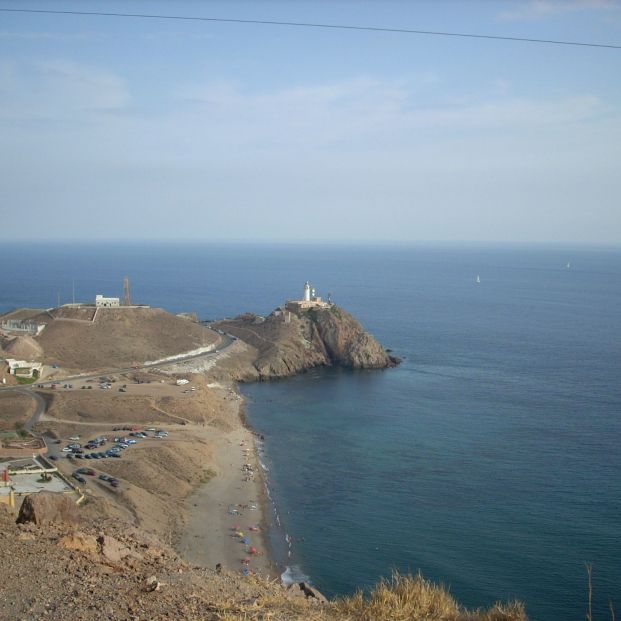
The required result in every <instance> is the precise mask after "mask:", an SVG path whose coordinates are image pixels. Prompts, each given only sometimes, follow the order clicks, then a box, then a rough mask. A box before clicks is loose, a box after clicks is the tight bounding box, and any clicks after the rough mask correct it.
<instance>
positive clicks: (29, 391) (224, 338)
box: [0, 334, 236, 431]
mask: <svg viewBox="0 0 621 621" xmlns="http://www.w3.org/2000/svg"><path fill="white" fill-rule="evenodd" d="M219 336H220V341H221V342H220V346H219V348H218V349H214V350H213V351H209V352H204V353H202V354H193V355H191V356H183V357H181V358H176V359H175V360H167V361H164V362H152V363H150V364H142V365H140V366H137V367H128V368H125V369H108V370H106V371H100V372H99V373H94V374H92V375H71V376H68V377H63V378H57V379H53V380H47V381H44V382H37V383H36V385H35V384H28V385H22V386H2V387H0V390H5V391H13V392H20V393H22V394H25V395H29V396H30V397H32V398H33V399H35V400H36V402H37V409H36V410H35V413H34V414H33V415H32V416H31V417H30V420H29V421H28V422H27V423H26V425H25V427H26V429H28V431H30V430H31V429H32V427H33V426H34V425H36V423H38V422H39V419H40V418H41V416H42V415H43V414H45V410H46V409H47V403H46V401H45V399H44V398H43V397H42V396H41V395H39V394H38V393H37V392H35V391H34V390H33V389H34V388H36V387H40V386H50V385H52V384H58V383H65V384H66V383H67V382H71V381H74V380H85V379H95V378H97V377H102V376H104V375H112V374H115V373H132V372H135V371H139V370H141V369H154V368H156V367H165V366H170V365H172V364H179V363H181V362H186V361H188V360H196V359H197V358H211V357H214V356H217V355H218V354H219V353H220V352H222V351H223V350H225V349H226V348H227V347H230V346H231V345H232V344H233V343H234V342H235V340H236V338H235V337H233V336H230V335H228V334H221V335H219Z"/></svg>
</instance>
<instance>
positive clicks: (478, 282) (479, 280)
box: [475, 274, 481, 285]
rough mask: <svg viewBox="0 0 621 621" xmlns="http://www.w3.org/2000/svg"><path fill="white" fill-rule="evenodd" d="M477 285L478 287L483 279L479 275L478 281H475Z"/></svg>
mask: <svg viewBox="0 0 621 621" xmlns="http://www.w3.org/2000/svg"><path fill="white" fill-rule="evenodd" d="M475 282H476V283H477V285H480V284H481V277H480V276H479V275H478V274H477V279H476V281H475Z"/></svg>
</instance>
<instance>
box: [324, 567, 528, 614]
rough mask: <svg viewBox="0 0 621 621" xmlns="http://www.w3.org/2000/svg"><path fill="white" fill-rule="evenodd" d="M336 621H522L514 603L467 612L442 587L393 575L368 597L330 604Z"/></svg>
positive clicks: (519, 607) (519, 608)
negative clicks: (346, 620)
mask: <svg viewBox="0 0 621 621" xmlns="http://www.w3.org/2000/svg"><path fill="white" fill-rule="evenodd" d="M334 606H335V611H336V612H337V613H338V615H340V616H337V617H335V618H337V619H343V621H344V620H345V619H351V620H354V619H355V620H356V621H419V620H420V621H526V620H527V617H526V613H525V612H524V606H523V605H522V604H520V603H518V602H515V603H510V604H495V605H494V606H493V607H492V608H490V609H489V610H477V611H468V610H464V609H463V608H461V606H460V605H459V604H458V603H457V602H456V601H455V600H454V599H453V597H452V596H451V595H450V593H449V592H448V591H447V590H446V589H445V588H444V587H442V586H437V585H435V584H433V583H432V582H430V581H429V580H425V578H423V577H422V575H421V574H417V575H416V576H412V575H410V574H408V575H402V574H399V573H394V574H393V575H392V577H391V579H390V580H380V582H379V583H378V584H377V585H376V586H375V587H374V588H373V589H372V590H371V592H370V593H369V595H368V596H366V597H365V595H364V594H363V593H362V592H358V593H356V594H355V595H352V596H351V597H347V598H343V599H340V600H337V601H336V603H335V604H334Z"/></svg>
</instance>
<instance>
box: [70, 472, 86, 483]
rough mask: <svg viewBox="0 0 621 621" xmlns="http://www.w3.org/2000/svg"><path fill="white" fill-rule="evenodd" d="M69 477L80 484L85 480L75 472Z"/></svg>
mask: <svg viewBox="0 0 621 621" xmlns="http://www.w3.org/2000/svg"><path fill="white" fill-rule="evenodd" d="M71 476H72V477H73V478H74V479H75V480H76V481H79V482H80V483H86V479H85V478H84V477H83V476H82V475H80V474H78V473H77V472H74V473H73V474H72V475H71Z"/></svg>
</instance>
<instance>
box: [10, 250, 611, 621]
mask: <svg viewBox="0 0 621 621" xmlns="http://www.w3.org/2000/svg"><path fill="white" fill-rule="evenodd" d="M20 250H23V249H21V248H19V246H9V245H4V246H3V247H1V248H0V261H2V265H3V271H2V275H1V276H0V311H1V310H8V309H9V308H11V307H13V306H18V305H20V306H21V305H31V306H32V305H43V306H51V305H53V304H55V303H56V296H57V291H58V290H60V292H61V296H62V297H63V299H64V301H69V298H70V295H71V283H72V280H75V283H76V293H77V297H78V298H79V299H80V298H81V299H91V298H92V297H94V295H95V293H104V294H108V295H122V279H123V277H124V276H126V275H127V276H129V277H130V281H131V285H132V291H133V294H134V297H135V299H137V301H140V302H144V303H147V304H152V305H159V306H163V307H165V308H167V309H169V310H172V311H180V310H189V311H196V312H198V313H199V315H200V316H201V317H211V318H213V317H220V316H225V315H229V316H230V315H234V314H236V313H240V312H242V311H246V310H254V311H256V312H259V313H266V312H269V311H270V310H271V309H272V308H274V307H275V306H276V305H278V304H280V303H281V302H282V301H283V299H284V298H287V297H293V296H297V295H298V294H299V290H300V288H301V284H302V283H303V282H304V281H305V280H306V279H309V280H311V282H313V284H315V285H316V286H317V288H318V289H319V293H320V294H326V293H327V292H328V291H331V292H332V293H333V298H334V300H335V301H336V303H338V304H341V305H342V306H344V307H345V308H347V309H348V310H350V311H351V312H353V313H354V314H355V315H356V316H358V317H359V318H360V320H361V321H362V322H363V324H364V325H365V326H366V327H367V328H368V329H369V330H370V331H371V332H373V333H374V334H375V335H376V336H377V337H378V338H379V339H380V340H381V341H382V342H383V343H384V344H385V345H386V346H387V347H391V348H392V349H393V350H394V351H395V353H396V354H397V355H399V356H402V357H404V363H403V364H402V365H401V366H400V367H399V368H397V369H392V370H387V371H376V372H346V371H340V370H327V371H315V372H311V373H309V374H307V375H304V376H300V377H296V378H292V379H289V380H285V381H279V382H274V383H270V384H261V385H250V386H245V387H244V393H245V394H246V395H247V396H248V398H249V400H250V405H249V417H250V420H251V422H252V424H253V425H254V426H255V427H256V428H257V429H258V430H259V431H260V432H261V433H263V434H264V435H265V446H264V449H265V456H264V459H265V461H266V465H267V467H268V468H269V469H270V472H269V485H270V490H271V494H272V497H273V499H274V501H275V503H276V508H277V510H278V514H279V517H280V521H281V526H282V530H280V529H278V528H274V529H273V534H274V541H275V544H276V546H275V549H276V552H277V553H278V554H279V555H280V557H281V561H282V563H283V567H284V566H285V565H287V564H289V565H296V566H298V567H299V568H300V570H301V571H302V572H304V573H306V574H307V575H309V576H310V577H311V579H312V580H313V582H314V583H315V584H317V586H318V587H319V588H320V589H321V590H323V591H326V592H327V593H347V592H350V591H351V590H353V589H354V588H356V587H357V586H360V585H362V586H364V585H370V584H372V583H373V582H375V581H376V580H377V578H378V577H379V576H382V575H388V574H389V573H390V571H391V569H392V568H399V569H408V568H410V569H412V570H414V571H415V570H417V569H419V568H420V569H421V570H422V571H423V572H424V573H425V575H426V576H428V577H431V578H433V579H436V580H440V581H443V582H444V583H446V584H448V585H450V587H451V590H452V592H453V593H454V594H455V596H456V597H457V598H458V599H460V600H461V601H463V602H464V603H466V604H468V605H470V606H480V605H486V604H489V603H491V602H493V601H494V600H496V599H506V598H509V597H517V598H519V599H522V600H524V601H525V602H526V603H527V610H528V612H529V614H530V616H531V618H532V619H536V620H539V621H547V620H551V621H565V620H569V619H583V618H584V614H585V610H586V601H587V598H586V588H587V582H586V572H585V568H584V563H585V562H591V563H592V564H593V568H594V570H593V571H594V580H593V585H594V618H609V613H608V612H607V610H608V599H609V598H611V599H612V600H613V601H614V602H616V610H617V614H618V615H619V614H621V612H620V611H621V597H620V585H621V562H620V561H621V535H620V531H619V516H620V515H621V452H620V451H619V439H620V437H621V435H620V431H621V421H620V413H621V356H620V354H621V343H620V335H621V313H620V312H619V309H620V308H621V252H620V251H618V250H603V249H599V250H589V249H576V248H573V249H572V248H561V247H550V248H542V247H505V248H503V247H462V248H460V247H456V246H445V247H440V246H437V247H432V246H428V247H397V248H386V247H336V246H278V247H273V246H272V247H270V246H256V247H248V246H225V245H222V246H208V245H190V246H178V245H173V244H164V245H161V244H159V245H158V244H149V245H145V244H142V245H133V246H130V245H120V244H111V245H70V244H66V245H59V246H55V245H39V246H36V247H34V248H31V249H29V251H30V252H31V254H30V257H31V261H30V262H29V263H26V262H23V261H21V260H20V259H19V258H18V257H19V256H20ZM568 261H570V262H571V268H570V269H566V267H565V266H566V264H567V262H568ZM33 266H37V267H36V269H34V268H33ZM477 274H480V276H481V284H480V285H476V284H475V278H476V275H477ZM285 532H286V533H288V534H289V535H290V536H291V537H292V542H291V557H290V558H289V557H288V556H287V551H288V547H287V546H286V544H284V540H283V539H282V537H283V535H284V533H285Z"/></svg>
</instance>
